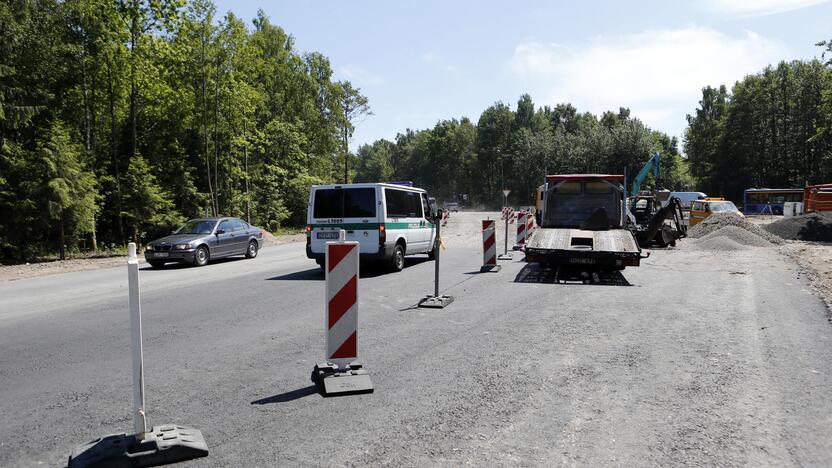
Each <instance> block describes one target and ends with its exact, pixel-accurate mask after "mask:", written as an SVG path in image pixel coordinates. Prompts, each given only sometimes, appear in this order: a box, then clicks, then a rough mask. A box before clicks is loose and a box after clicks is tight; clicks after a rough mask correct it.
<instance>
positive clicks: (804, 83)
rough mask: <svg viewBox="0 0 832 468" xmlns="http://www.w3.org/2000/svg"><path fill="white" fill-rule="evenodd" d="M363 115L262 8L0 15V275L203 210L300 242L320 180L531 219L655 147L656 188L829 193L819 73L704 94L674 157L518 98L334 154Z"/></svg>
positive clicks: (153, 6) (171, 3) (584, 118)
mask: <svg viewBox="0 0 832 468" xmlns="http://www.w3.org/2000/svg"><path fill="white" fill-rule="evenodd" d="M820 45H821V46H823V47H827V48H828V47H830V46H829V45H828V44H827V43H826V42H823V43H821V44H820ZM371 104H372V103H370V102H369V101H368V99H367V97H366V96H364V95H363V94H362V92H361V90H360V89H359V88H357V87H356V86H354V85H353V84H352V83H350V82H349V81H344V80H337V79H336V78H335V76H334V72H333V65H332V63H331V62H330V60H329V59H328V58H327V57H325V56H323V55H322V54H320V53H317V52H300V51H298V50H297V47H296V45H295V40H294V38H293V36H292V35H291V34H290V33H288V32H287V31H285V30H284V29H283V28H281V27H280V26H278V25H276V24H274V23H273V22H272V21H271V20H270V19H269V18H268V17H267V16H266V15H265V14H264V13H262V12H260V13H259V14H258V15H257V16H256V17H255V18H254V19H253V20H252V21H251V22H250V23H247V22H246V21H244V20H242V19H241V18H238V17H236V16H235V15H234V14H233V13H227V14H225V15H220V14H219V13H218V12H217V10H216V7H215V6H214V5H213V3H212V2H211V1H210V0H14V1H12V0H0V261H19V260H24V259H37V258H39V257H42V256H45V255H52V254H58V253H59V254H60V256H61V258H63V257H64V256H65V255H66V254H68V253H73V252H79V251H90V250H97V249H112V248H118V247H120V246H123V245H124V244H125V243H126V242H128V241H131V240H132V241H137V242H144V241H147V240H150V239H152V238H153V237H155V236H158V235H159V234H163V233H166V232H168V231H170V229H171V228H172V227H174V226H176V225H177V224H178V223H180V222H182V221H184V220H185V219H187V218H191V217H197V216H204V215H206V214H207V215H222V216H238V217H240V218H242V219H246V220H249V221H250V222H251V223H252V224H255V225H257V226H261V227H263V228H265V229H267V230H269V231H272V232H275V231H278V230H280V229H282V228H286V227H290V228H292V227H299V226H302V225H303V224H304V223H305V215H306V204H307V197H308V193H309V186H310V185H312V184H319V183H334V182H339V183H341V182H344V181H348V182H360V181H373V182H375V181H388V180H411V181H413V182H414V183H415V184H417V185H418V186H421V187H424V188H426V189H428V190H429V191H430V192H431V193H432V194H433V195H434V196H435V197H436V198H437V199H438V200H439V201H440V202H441V201H463V199H462V197H463V195H464V196H465V200H464V201H466V202H467V203H469V204H470V205H471V206H476V207H482V208H492V209H493V208H498V207H499V206H500V204H501V203H502V200H501V189H502V188H508V189H511V191H512V192H511V196H510V203H511V204H513V205H526V204H531V203H532V199H533V192H534V189H535V187H537V186H538V185H539V184H540V183H541V181H542V177H543V175H544V174H545V173H564V172H611V173H622V172H624V171H626V173H627V174H635V173H636V172H637V171H638V170H639V169H640V168H641V166H642V165H643V164H644V163H645V162H646V161H647V159H648V158H649V157H650V155H651V154H652V153H653V152H656V151H658V152H661V153H662V156H663V168H662V169H663V180H662V181H661V183H662V185H663V186H665V187H666V188H670V189H679V190H681V189H697V190H704V191H707V192H709V193H712V194H719V195H726V196H729V197H735V196H736V194H737V193H741V191H742V189H743V188H746V187H749V186H772V187H780V186H784V185H803V183H805V182H806V181H809V182H819V181H827V182H828V181H830V178H832V177H830V176H832V148H831V147H830V145H831V144H832V130H830V128H832V127H830V121H832V78H831V77H830V67H829V64H828V63H823V62H821V61H819V60H815V61H806V62H799V61H798V62H791V63H781V64H780V65H778V66H777V67H769V68H767V69H765V70H763V71H762V72H760V73H758V74H756V75H751V76H749V77H747V78H745V79H744V80H742V81H740V82H738V83H736V84H735V85H734V86H733V88H731V90H730V92H729V91H728V89H727V88H726V87H725V86H721V87H719V88H711V87H706V88H704V89H703V97H702V101H701V102H700V103H699V107H698V108H697V109H696V110H695V112H694V114H692V115H691V116H689V118H688V121H689V127H688V129H687V131H686V134H685V140H684V142H681V144H680V142H678V141H677V140H676V138H675V137H670V136H668V135H666V134H664V133H662V132H658V131H655V130H653V129H650V128H649V127H647V126H646V125H645V124H644V123H642V122H641V121H640V120H639V119H638V118H637V117H636V116H634V115H631V113H630V111H629V110H628V109H627V108H620V109H618V110H617V111H615V110H613V111H609V112H604V113H602V114H600V115H594V114H592V113H588V112H582V111H580V110H579V109H576V108H575V107H574V106H573V105H571V104H568V103H562V104H549V103H544V104H543V105H539V104H535V103H534V102H533V101H532V98H531V97H530V96H529V95H527V94H524V95H522V96H520V97H519V99H518V101H517V102H516V105H511V104H507V103H503V102H495V103H494V104H493V105H491V106H489V107H488V108H487V109H485V110H484V111H483V112H482V113H481V114H480V116H479V117H478V119H477V120H476V121H473V120H471V119H469V118H466V117H460V118H449V119H447V120H441V121H439V122H437V123H436V124H435V126H434V127H433V128H429V129H422V130H419V129H403V130H402V131H401V132H400V133H399V134H398V135H397V136H396V137H395V138H394V139H393V140H392V141H391V140H386V139H381V140H378V141H375V142H373V143H369V144H363V145H360V146H359V147H358V148H357V149H356V151H355V152H354V153H353V152H351V151H350V143H351V142H352V136H353V132H354V130H355V127H356V125H357V124H358V123H359V122H361V121H362V120H363V119H365V118H367V117H368V116H370V115H372V108H371ZM512 104H513V103H512ZM680 146H681V148H682V149H683V150H684V156H683V155H682V154H681V153H680V151H679V150H680ZM651 183H652V182H651Z"/></svg>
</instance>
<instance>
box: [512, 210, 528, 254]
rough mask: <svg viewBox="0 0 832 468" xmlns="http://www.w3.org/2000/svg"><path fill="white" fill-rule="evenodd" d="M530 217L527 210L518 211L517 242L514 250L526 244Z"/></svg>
mask: <svg viewBox="0 0 832 468" xmlns="http://www.w3.org/2000/svg"><path fill="white" fill-rule="evenodd" d="M528 218H529V214H528V213H526V212H525V211H521V212H519V213H517V242H516V244H515V245H514V250H520V249H522V248H523V246H524V245H526V235H527V234H528V227H529V224H528Z"/></svg>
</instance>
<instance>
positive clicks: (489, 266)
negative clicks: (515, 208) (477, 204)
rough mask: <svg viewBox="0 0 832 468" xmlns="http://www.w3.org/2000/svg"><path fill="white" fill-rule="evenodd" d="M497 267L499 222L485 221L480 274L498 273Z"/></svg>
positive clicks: (498, 267) (498, 266) (483, 224)
mask: <svg viewBox="0 0 832 468" xmlns="http://www.w3.org/2000/svg"><path fill="white" fill-rule="evenodd" d="M500 268H501V267H500V265H497V221H495V220H493V219H484V220H483V221H482V267H481V268H480V273H487V272H494V273H496V272H498V271H500Z"/></svg>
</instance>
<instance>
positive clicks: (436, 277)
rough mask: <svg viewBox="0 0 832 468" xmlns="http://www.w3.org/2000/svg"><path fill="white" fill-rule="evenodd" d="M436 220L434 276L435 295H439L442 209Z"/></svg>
mask: <svg viewBox="0 0 832 468" xmlns="http://www.w3.org/2000/svg"><path fill="white" fill-rule="evenodd" d="M438 212H439V216H437V222H436V238H435V239H434V240H433V256H434V262H433V263H434V266H433V270H434V277H433V297H439V251H440V250H441V249H440V248H439V234H440V232H441V230H442V214H443V213H442V210H438Z"/></svg>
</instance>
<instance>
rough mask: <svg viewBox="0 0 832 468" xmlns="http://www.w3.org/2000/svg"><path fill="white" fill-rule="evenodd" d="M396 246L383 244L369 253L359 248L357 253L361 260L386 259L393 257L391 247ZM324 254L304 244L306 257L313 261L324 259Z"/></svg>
mask: <svg viewBox="0 0 832 468" xmlns="http://www.w3.org/2000/svg"><path fill="white" fill-rule="evenodd" d="M395 247H396V245H395V244H392V245H385V246H384V249H380V250H379V251H378V252H371V253H364V252H361V251H360V250H359V252H358V255H359V257H360V258H361V260H362V261H378V260H387V259H390V258H392V257H393V249H394V248H395ZM324 257H325V254H324V253H323V252H321V253H318V252H313V251H312V247H311V246H309V245H307V246H306V258H311V259H314V260H315V261H321V262H323V261H324Z"/></svg>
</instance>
